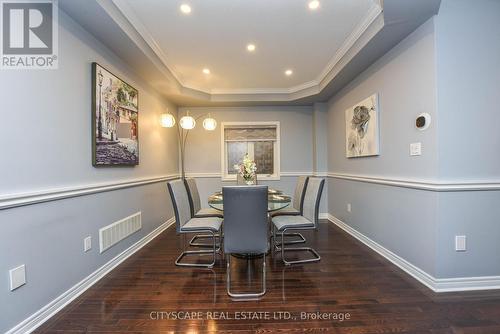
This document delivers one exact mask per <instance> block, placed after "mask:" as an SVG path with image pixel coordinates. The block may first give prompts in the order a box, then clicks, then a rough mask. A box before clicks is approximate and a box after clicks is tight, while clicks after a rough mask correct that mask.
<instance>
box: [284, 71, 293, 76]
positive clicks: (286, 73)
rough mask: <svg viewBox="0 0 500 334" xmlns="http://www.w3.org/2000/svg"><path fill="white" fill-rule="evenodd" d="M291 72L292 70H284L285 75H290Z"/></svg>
mask: <svg viewBox="0 0 500 334" xmlns="http://www.w3.org/2000/svg"><path fill="white" fill-rule="evenodd" d="M292 74H293V71H292V70H286V71H285V75H286V76H291V75H292Z"/></svg>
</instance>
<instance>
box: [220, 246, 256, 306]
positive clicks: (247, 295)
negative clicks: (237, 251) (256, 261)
mask: <svg viewBox="0 0 500 334" xmlns="http://www.w3.org/2000/svg"><path fill="white" fill-rule="evenodd" d="M228 255H229V256H228V258H227V265H226V271H227V280H226V288H227V294H228V295H229V296H231V297H233V298H239V299H240V300H252V299H256V298H259V297H262V296H264V295H265V294H266V254H264V255H263V257H262V258H263V261H262V291H261V292H257V293H234V292H231V254H228ZM241 298H244V299H241Z"/></svg>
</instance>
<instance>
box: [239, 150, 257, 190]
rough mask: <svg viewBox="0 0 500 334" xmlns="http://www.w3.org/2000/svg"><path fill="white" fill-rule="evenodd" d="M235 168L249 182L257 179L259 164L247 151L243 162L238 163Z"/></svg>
mask: <svg viewBox="0 0 500 334" xmlns="http://www.w3.org/2000/svg"><path fill="white" fill-rule="evenodd" d="M234 169H235V170H236V171H237V172H238V174H240V175H241V177H243V179H244V180H245V181H246V182H247V183H248V182H252V181H253V180H254V179H255V173H256V172H257V165H256V164H255V161H253V160H252V159H250V157H249V156H248V153H247V154H245V156H244V157H243V162H242V163H241V164H239V165H238V164H236V165H234Z"/></svg>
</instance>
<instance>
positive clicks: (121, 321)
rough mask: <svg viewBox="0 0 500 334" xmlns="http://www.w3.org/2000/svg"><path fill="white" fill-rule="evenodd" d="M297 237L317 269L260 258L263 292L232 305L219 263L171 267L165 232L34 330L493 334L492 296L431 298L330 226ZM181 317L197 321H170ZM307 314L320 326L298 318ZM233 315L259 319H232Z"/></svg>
mask: <svg viewBox="0 0 500 334" xmlns="http://www.w3.org/2000/svg"><path fill="white" fill-rule="evenodd" d="M305 236H306V238H307V239H308V240H309V241H310V242H311V244H312V245H313V246H314V247H316V249H317V250H318V251H319V253H320V254H321V256H322V260H321V262H319V263H312V264H305V265H298V266H292V267H285V266H283V264H282V263H281V261H280V257H279V255H276V256H275V257H274V258H273V257H271V256H268V257H267V262H268V277H267V291H268V292H267V294H266V295H265V296H264V297H263V298H262V299H261V300H260V301H246V302H237V301H232V300H231V299H230V298H229V297H228V296H227V294H226V286H225V284H226V278H225V272H226V269H225V263H224V262H223V261H221V260H219V261H218V263H217V266H216V267H215V268H214V269H213V270H208V269H190V268H180V267H176V266H175V265H174V260H175V258H176V256H177V255H178V254H179V249H180V238H178V237H177V236H176V235H175V230H174V228H169V229H168V230H167V231H165V232H164V233H163V234H162V235H161V236H159V237H158V238H156V239H155V240H154V241H152V242H151V243H150V244H149V245H147V246H146V247H145V248H143V249H142V250H140V251H139V252H138V253H136V254H135V255H134V256H132V257H131V258H130V259H128V260H127V261H125V262H124V263H123V264H121V265H120V266H119V267H118V268H116V269H115V270H114V271H113V272H112V273H110V274H109V275H108V276H107V277H105V278H104V279H102V280H101V281H100V282H98V283H97V284H96V285H94V286H93V287H92V288H91V289H89V290H88V291H87V292H85V293H84V294H83V295H82V296H80V297H79V298H78V299H77V300H75V301H74V302H72V303H71V304H70V305H68V306H67V307H66V308H64V309H63V310H62V311H61V312H59V313H58V314H57V315H56V316H54V317H53V318H52V319H50V320H49V321H48V322H46V323H45V324H44V325H43V326H42V327H41V328H39V330H37V331H36V332H37V333H105V332H109V333H207V332H210V333H274V332H286V333H288V332H294V333H304V332H307V333H315V332H322V333H323V332H326V333H396V332H397V333H436V334H441V333H500V292H497V291H483V292H470V293H446V294H435V293H432V292H430V291H429V290H428V289H427V288H425V287H423V286H421V285H420V284H419V283H417V282H416V281H414V280H413V279H411V278H409V277H408V276H407V275H406V274H404V273H402V272H401V271H400V270H399V269H398V268H396V267H395V266H393V265H392V264H390V263H389V262H387V261H386V260H385V259H383V258H382V257H380V256H378V255H377V254H375V253H373V252H372V251H371V250H370V249H368V248H366V246H364V245H362V244H360V243H359V242H357V241H356V240H354V239H353V238H351V237H350V236H348V235H347V234H345V233H344V232H343V231H341V230H340V229H338V228H337V227H335V226H334V225H333V224H331V223H327V222H324V223H322V224H320V228H319V230H318V231H316V232H310V233H306V234H305ZM260 261H261V259H255V260H252V262H251V263H247V262H246V261H245V260H240V259H238V260H235V261H232V265H233V268H232V270H233V273H234V282H235V285H234V288H235V289H236V290H238V291H243V290H245V289H249V288H253V289H258V288H259V284H260V283H259V282H258V280H259V275H260V263H261V262H260ZM248 267H249V268H250V269H251V271H250V272H251V273H252V274H251V275H248V274H246V273H247V271H246V269H247V268H248ZM249 276H251V277H249ZM248 279H253V281H254V282H255V284H253V283H252V285H251V286H250V287H249V286H248V284H247V282H248ZM186 311H187V312H199V313H198V314H197V315H196V317H198V316H199V319H184V320H179V319H177V320H174V319H172V318H173V317H174V313H172V312H179V313H177V315H178V316H182V317H183V318H184V317H185V316H186V314H185V313H183V312H186ZM158 312H165V313H163V314H162V313H158ZM216 312H219V313H216ZM238 312H239V313H238ZM247 312H248V313H247ZM252 312H269V313H260V314H257V313H252ZM275 312H289V313H275ZM302 312H306V313H302ZM315 312H325V313H328V314H329V317H330V319H302V318H301V315H307V316H309V317H312V318H314V317H315V316H317V313H315ZM347 314H349V319H348V320H347V319H344V320H343V321H341V319H339V318H342V317H347ZM162 315H163V319H160V320H155V319H152V318H161V317H162ZM280 315H281V319H280ZM243 316H247V317H248V316H251V317H259V318H260V320H257V319H253V320H244V319H243V320H242V319H234V318H235V317H240V318H241V317H243ZM325 317H328V315H327V314H326V315H325ZM224 318H229V319H224ZM283 318H289V319H283Z"/></svg>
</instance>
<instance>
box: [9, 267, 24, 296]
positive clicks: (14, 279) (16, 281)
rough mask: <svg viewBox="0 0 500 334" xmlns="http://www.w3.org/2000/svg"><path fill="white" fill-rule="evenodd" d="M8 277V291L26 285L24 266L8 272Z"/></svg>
mask: <svg viewBox="0 0 500 334" xmlns="http://www.w3.org/2000/svg"><path fill="white" fill-rule="evenodd" d="M9 277H10V291H14V290H15V289H17V288H19V287H21V286H23V285H24V284H26V267H25V265H24V264H23V265H20V266H19V267H17V268H14V269H11V270H9Z"/></svg>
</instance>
